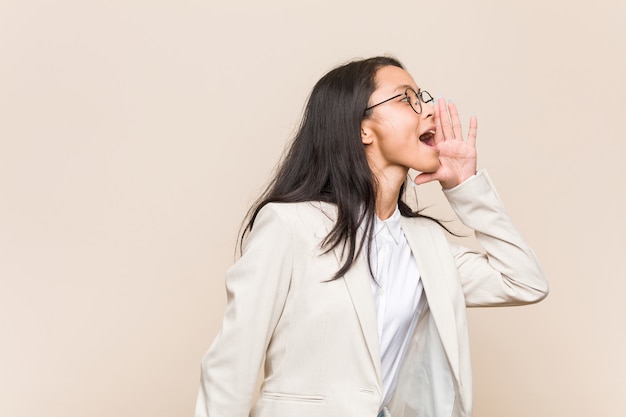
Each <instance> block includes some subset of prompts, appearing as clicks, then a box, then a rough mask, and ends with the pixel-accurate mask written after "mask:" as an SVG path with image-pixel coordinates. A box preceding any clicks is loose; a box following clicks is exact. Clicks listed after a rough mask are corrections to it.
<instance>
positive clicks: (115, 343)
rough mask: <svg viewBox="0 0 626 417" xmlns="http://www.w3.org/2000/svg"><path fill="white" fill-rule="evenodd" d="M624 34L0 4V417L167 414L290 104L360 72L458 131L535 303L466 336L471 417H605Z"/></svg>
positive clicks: (577, 20) (293, 116)
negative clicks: (374, 73) (369, 70)
mask: <svg viewBox="0 0 626 417" xmlns="http://www.w3.org/2000/svg"><path fill="white" fill-rule="evenodd" d="M625 27H626V2H624V1H621V0H615V1H612V2H610V1H602V0H598V1H593V2H591V1H588V2H571V1H546V0H542V1H539V0H526V1H515V2H498V1H480V2H476V1H473V2H458V3H456V4H451V3H448V2H442V1H431V2H428V3H427V2H421V1H417V0H412V1H392V0H389V1H387V2H381V1H375V2H374V1H356V0H346V1H340V0H334V1H314V2H313V1H311V2H289V1H287V0H281V1H269V2H268V1H265V2H250V3H249V4H244V3H243V2H241V1H235V2H229V3H228V4H221V3H215V2H213V1H211V0H209V1H192V0H176V1H174V0H169V1H167V0H161V1H147V0H144V1H140V0H124V1H122V0H113V1H105V0H102V1H84V0H82V1H81V0H74V1H72V0H56V1H44V0H34V1H19V0H1V2H0V332H1V333H0V336H1V341H0V415H2V416H7V417H8V416H11V417H18V416H19V417H21V416H38V415H46V416H49V417H56V416H59V417H61V416H63V417H68V416H81V417H82V416H90V417H99V416H144V415H145V416H148V415H149V416H154V417H158V416H186V415H187V416H188V415H191V414H192V412H193V408H194V402H195V396H196V391H197V386H198V379H199V363H200V359H201V357H202V354H203V353H204V351H205V350H206V349H207V347H208V346H209V344H210V341H211V340H212V339H213V337H214V335H215V333H216V332H217V330H218V327H219V322H220V319H221V314H222V311H223V308H224V291H223V279H224V273H225V270H226V269H227V268H228V266H229V265H230V264H231V263H232V260H233V253H234V244H235V239H236V234H237V231H238V228H239V225H240V222H241V220H242V217H243V215H244V213H245V211H246V209H247V207H248V205H249V203H250V202H251V201H252V199H254V198H255V197H256V196H257V194H258V193H259V191H260V190H261V189H262V187H263V185H264V184H265V182H266V181H267V179H268V176H269V174H270V172H271V170H272V168H273V167H274V165H275V163H276V161H277V159H278V157H279V156H280V154H281V152H282V149H283V146H284V144H285V143H286V142H287V140H288V138H289V137H290V135H291V133H292V132H293V131H294V128H295V126H296V124H297V123H298V119H299V116H300V114H301V111H302V106H303V104H304V101H305V99H306V96H307V94H308V92H309V91H310V89H311V88H312V86H313V84H314V83H315V81H316V80H317V79H318V78H319V77H320V76H321V75H322V74H323V73H325V72H326V71H327V70H329V69H330V68H332V67H333V66H335V65H337V64H339V63H342V62H344V61H346V60H348V59H350V58H353V57H365V56H370V55H375V54H384V53H390V54H394V55H395V56H397V57H399V58H400V59H401V60H403V62H404V63H405V64H406V66H407V67H408V69H409V70H410V71H411V73H412V74H413V75H414V77H415V79H416V80H417V82H418V84H420V85H422V86H424V87H425V88H427V89H428V90H430V91H431V92H432V93H433V94H434V95H436V96H439V95H444V96H445V97H448V98H450V99H453V100H454V101H455V102H456V103H457V104H458V106H459V108H460V109H461V112H462V115H463V116H465V117H464V119H465V120H467V118H468V117H469V115H470V114H471V113H475V114H476V115H477V116H478V118H479V124H480V128H479V139H478V141H479V145H478V146H479V165H480V166H481V167H487V168H488V169H489V171H490V173H491V175H492V177H493V178H494V180H495V182H496V184H497V185H498V189H499V191H500V194H501V196H502V198H503V199H504V201H505V202H506V204H507V207H508V209H509V211H510V214H511V216H512V217H513V218H514V220H515V221H516V224H517V225H518V227H519V228H520V229H521V230H522V231H523V234H524V235H525V236H526V238H527V239H528V240H529V242H530V243H531V244H532V246H533V248H534V249H535V251H536V252H537V254H538V256H539V258H540V259H541V261H542V264H543V266H544V267H545V270H546V272H547V274H548V276H549V278H550V283H551V291H552V292H551V294H550V296H549V298H548V299H547V300H546V301H545V302H543V303H541V304H538V305H535V306H530V307H525V308H511V309H487V310H476V311H471V312H470V320H471V332H472V343H473V346H472V349H473V359H474V367H475V382H476V407H475V411H476V415H477V416H481V417H482V416H485V417H489V416H492V417H501V416H511V417H518V416H520V417H521V416H533V417H553V416H570V417H578V416H580V417H583V416H584V417H588V416H594V415H602V416H604V417H622V416H624V415H626V399H625V395H626V377H625V375H626V359H625V352H626V303H625V302H624V295H623V294H624V293H625V292H626V269H625V266H624V258H625V256H626V220H625V216H624V214H625V213H626V192H625V180H626V170H625V168H624V159H625V157H626V146H625V144H624V143H625V141H626V137H624V133H623V132H624V130H625V126H626V125H625V118H626V105H625V101H626V98H625V97H626V82H625V81H624V74H626V65H625V64H624V56H626V48H625V46H624V45H626V36H625V35H626V29H625ZM420 192H422V193H423V197H422V202H423V203H428V202H431V201H439V200H440V195H439V193H438V189H437V187H436V185H434V186H433V185H427V186H425V187H421V188H420ZM433 213H435V214H439V215H447V214H445V213H447V212H446V211H445V210H443V211H434V212H433Z"/></svg>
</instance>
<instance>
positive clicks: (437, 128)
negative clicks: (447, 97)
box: [433, 101, 444, 144]
mask: <svg viewBox="0 0 626 417" xmlns="http://www.w3.org/2000/svg"><path fill="white" fill-rule="evenodd" d="M433 121H434V122H435V136H434V137H433V140H434V141H435V144H437V143H439V142H442V141H443V140H444V138H443V130H442V128H441V118H440V117H439V101H437V105H436V106H435V115H434V118H433Z"/></svg>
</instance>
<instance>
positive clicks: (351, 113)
mask: <svg viewBox="0 0 626 417" xmlns="http://www.w3.org/2000/svg"><path fill="white" fill-rule="evenodd" d="M384 66H395V67H399V68H403V69H404V67H403V66H402V64H401V63H400V62H399V61H398V60H397V59H395V58H391V57H385V56H379V57H374V58H369V59H363V60H358V61H352V62H349V63H347V64H345V65H342V66H340V67H337V68H335V69H333V70H331V71H330V72H328V73H327V74H326V75H324V76H323V77H322V78H321V79H320V80H319V81H318V82H317V84H316V85H315V87H313V90H312V92H311V95H310V96H309V100H308V102H307V105H306V108H305V111H304V116H303V118H302V122H301V124H300V127H299V129H298V131H297V133H296V135H295V137H294V138H293V141H292V143H291V145H290V147H289V148H288V151H287V153H286V155H285V156H284V158H283V160H282V161H281V163H280V164H279V166H278V168H277V172H276V174H275V176H274V178H273V179H272V181H271V182H270V184H269V185H268V187H267V188H266V190H265V192H264V193H263V194H262V195H261V197H260V198H259V199H258V200H257V201H256V202H255V203H254V204H253V205H252V207H251V208H250V211H249V212H248V217H247V218H248V222H247V224H246V226H245V228H244V229H243V233H242V235H241V240H240V247H241V245H242V244H243V241H244V237H245V236H246V234H247V233H248V232H249V231H250V230H252V227H253V226H254V221H255V219H256V216H257V215H258V213H259V211H260V210H261V209H262V208H263V206H265V205H266V204H268V203H272V202H291V203H295V202H305V201H323V202H328V203H333V204H335V205H336V206H337V219H336V222H335V224H334V226H333V228H332V229H331V230H330V232H329V233H328V235H327V236H326V237H325V238H324V240H323V241H322V243H321V246H322V249H323V250H324V251H325V253H327V252H329V251H331V250H333V249H335V248H336V247H341V250H342V252H341V253H342V257H343V264H342V265H341V267H340V268H339V270H338V271H337V272H336V273H335V275H334V277H333V278H332V279H336V278H339V277H341V276H343V275H344V274H345V273H346V272H347V271H348V270H349V269H350V267H351V266H352V264H353V263H354V262H355V260H356V259H357V257H358V256H359V254H360V253H361V251H362V249H363V245H364V244H365V242H367V244H366V245H367V252H368V254H369V252H370V250H371V244H372V231H373V228H374V215H375V209H376V188H377V183H376V178H375V176H374V174H373V172H372V170H371V169H370V167H369V165H368V163H367V158H366V156H365V150H364V147H363V143H362V141H361V121H362V120H363V119H364V118H367V117H369V112H366V111H365V109H366V108H367V104H368V101H369V98H370V96H371V94H372V93H373V92H374V90H375V89H376V80H375V76H376V72H377V71H378V69H379V68H381V67H384ZM405 186H406V182H405V183H404V184H403V185H402V187H401V189H400V194H399V196H398V208H399V211H400V214H402V215H403V216H405V217H418V216H421V215H420V214H419V213H418V212H417V211H413V209H411V208H410V207H409V205H408V204H406V203H405V202H404V201H403V200H402V196H403V195H404V189H405ZM360 225H363V226H364V231H365V235H364V236H367V239H361V240H360V241H359V237H358V235H359V233H358V232H359V227H360ZM368 259H369V256H368ZM370 271H371V265H370Z"/></svg>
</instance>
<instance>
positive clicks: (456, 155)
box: [415, 98, 478, 188]
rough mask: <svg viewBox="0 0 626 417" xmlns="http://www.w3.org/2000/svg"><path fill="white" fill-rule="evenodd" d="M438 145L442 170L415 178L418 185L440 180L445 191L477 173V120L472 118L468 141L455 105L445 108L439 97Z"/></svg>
mask: <svg viewBox="0 0 626 417" xmlns="http://www.w3.org/2000/svg"><path fill="white" fill-rule="evenodd" d="M435 125H436V127H437V131H436V133H435V145H436V146H437V149H439V162H440V166H439V169H438V170H437V171H435V172H432V173H422V174H419V175H418V176H416V177H415V184H418V185H419V184H424V183H427V182H429V181H433V180H437V181H439V183H440V184H441V186H442V187H443V188H453V187H456V186H457V185H459V184H460V183H462V182H463V181H465V180H466V179H468V178H469V177H471V176H472V175H474V174H475V173H476V132H477V130H478V121H477V120H476V117H474V116H472V117H471V118H470V124H469V132H468V134H467V139H465V138H464V137H463V129H462V127H461V120H460V118H459V112H458V111H457V108H456V106H455V105H454V103H449V104H448V105H447V106H446V101H445V100H444V99H442V98H440V99H439V100H438V101H437V105H436V106H435Z"/></svg>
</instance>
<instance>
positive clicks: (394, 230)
mask: <svg viewBox="0 0 626 417" xmlns="http://www.w3.org/2000/svg"><path fill="white" fill-rule="evenodd" d="M383 229H387V231H388V232H389V234H390V235H391V237H392V238H393V240H394V242H395V243H396V244H398V243H400V242H401V240H402V222H401V215H400V210H399V209H398V206H396V210H395V211H394V212H393V214H392V215H391V217H389V218H388V219H387V220H380V219H379V218H378V216H376V215H374V236H376V235H378V233H380V232H381V231H382V230H383Z"/></svg>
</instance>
